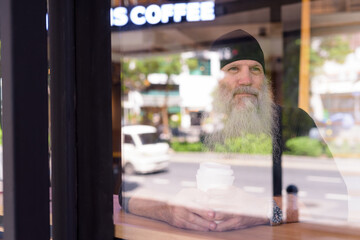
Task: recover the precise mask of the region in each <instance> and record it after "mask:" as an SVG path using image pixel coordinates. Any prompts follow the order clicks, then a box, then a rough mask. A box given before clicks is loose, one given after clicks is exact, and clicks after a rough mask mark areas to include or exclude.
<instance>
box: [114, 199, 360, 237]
mask: <svg viewBox="0 0 360 240" xmlns="http://www.w3.org/2000/svg"><path fill="white" fill-rule="evenodd" d="M114 224H115V237H117V238H123V239H134V240H136V239H139V240H142V239H156V240H169V239H171V240H177V239H179V240H180V239H181V240H197V239H234V240H235V239H236V240H252V239H256V240H259V239H260V240H267V239H269V240H270V239H271V240H279V239H280V240H281V239H286V240H304V239H309V240H310V239H311V240H316V239H318V240H337V239H354V240H355V239H356V240H359V239H360V229H356V228H349V227H345V226H343V227H340V226H338V227H336V226H335V227H334V226H326V225H318V224H310V223H292V224H282V225H280V226H276V227H270V226H257V227H253V228H248V229H243V230H236V231H228V232H208V233H202V232H196V231H189V230H183V229H178V228H175V227H172V226H170V225H168V224H166V223H163V222H160V221H156V220H151V219H147V218H143V217H138V216H135V215H132V214H125V213H124V212H123V211H121V210H120V206H119V204H118V199H117V197H116V196H114Z"/></svg>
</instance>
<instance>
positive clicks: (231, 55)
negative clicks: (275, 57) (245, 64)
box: [211, 29, 265, 73]
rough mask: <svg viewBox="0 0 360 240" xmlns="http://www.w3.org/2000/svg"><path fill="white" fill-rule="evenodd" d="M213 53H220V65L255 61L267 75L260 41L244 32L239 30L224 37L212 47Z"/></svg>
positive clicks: (217, 40)
mask: <svg viewBox="0 0 360 240" xmlns="http://www.w3.org/2000/svg"><path fill="white" fill-rule="evenodd" d="M211 50H212V51H218V52H219V53H220V65H221V68H223V67H224V66H225V65H226V64H229V63H231V62H234V61H237V60H255V61H257V62H258V63H260V64H261V66H262V67H263V69H264V73H265V60H264V53H263V51H262V49H261V47H260V45H259V43H258V41H257V40H256V39H255V38H254V37H253V36H251V35H250V34H249V33H247V32H245V31H244V30H241V29H238V30H235V31H232V32H229V33H227V34H225V35H222V36H221V37H219V38H218V39H216V40H215V41H214V42H213V43H212V45H211Z"/></svg>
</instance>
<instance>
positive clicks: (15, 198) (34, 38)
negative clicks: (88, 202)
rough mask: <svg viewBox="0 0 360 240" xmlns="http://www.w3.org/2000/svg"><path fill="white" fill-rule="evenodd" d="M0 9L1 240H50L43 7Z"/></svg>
mask: <svg viewBox="0 0 360 240" xmlns="http://www.w3.org/2000/svg"><path fill="white" fill-rule="evenodd" d="M0 4H1V5H0V17H1V20H0V24H1V45H2V46H1V50H2V54H1V61H2V74H3V76H2V77H3V113H4V115H3V117H4V119H3V123H4V128H3V131H4V132H3V133H4V135H3V136H4V141H3V149H4V155H3V156H4V158H3V159H4V228H5V229H6V231H5V239H14V240H22V239H24V240H25V239H44V240H45V239H46V240H48V239H49V238H50V223H49V160H48V89H47V53H46V52H47V50H46V46H47V45H46V44H47V42H46V41H47V40H46V28H45V14H46V1H45V0H37V1H26V0H17V1H13V0H1V1H0Z"/></svg>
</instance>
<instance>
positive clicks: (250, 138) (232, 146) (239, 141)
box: [215, 134, 272, 154]
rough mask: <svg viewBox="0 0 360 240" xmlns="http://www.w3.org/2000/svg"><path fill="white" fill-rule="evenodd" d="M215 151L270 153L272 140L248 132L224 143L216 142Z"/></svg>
mask: <svg viewBox="0 0 360 240" xmlns="http://www.w3.org/2000/svg"><path fill="white" fill-rule="evenodd" d="M215 152H226V153H245V154H270V153H271V152H272V141H271V138H270V137H268V136H265V135H260V136H256V135H253V134H248V135H246V136H245V137H238V138H231V139H227V140H226V141H225V143H224V144H216V145H215Z"/></svg>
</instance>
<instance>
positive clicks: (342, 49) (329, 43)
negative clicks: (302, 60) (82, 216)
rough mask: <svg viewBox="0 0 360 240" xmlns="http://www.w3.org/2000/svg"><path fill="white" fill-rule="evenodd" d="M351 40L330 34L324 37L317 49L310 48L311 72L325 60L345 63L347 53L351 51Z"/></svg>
mask: <svg viewBox="0 0 360 240" xmlns="http://www.w3.org/2000/svg"><path fill="white" fill-rule="evenodd" d="M351 52H352V50H351V48H350V44H349V42H348V41H347V40H346V39H344V38H343V37H341V36H338V35H336V36H328V37H325V38H323V39H322V41H321V43H320V45H319V47H318V48H317V49H311V50H310V72H311V74H314V73H315V71H316V70H317V69H318V68H320V67H322V66H323V64H324V63H325V61H334V62H337V63H340V64H342V63H344V62H345V59H346V57H347V55H348V54H349V53H351Z"/></svg>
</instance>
